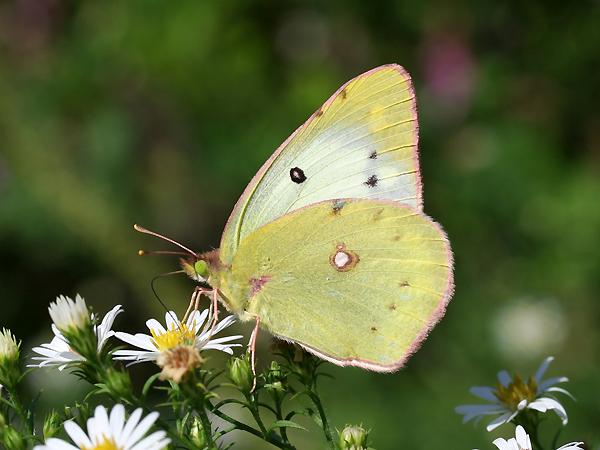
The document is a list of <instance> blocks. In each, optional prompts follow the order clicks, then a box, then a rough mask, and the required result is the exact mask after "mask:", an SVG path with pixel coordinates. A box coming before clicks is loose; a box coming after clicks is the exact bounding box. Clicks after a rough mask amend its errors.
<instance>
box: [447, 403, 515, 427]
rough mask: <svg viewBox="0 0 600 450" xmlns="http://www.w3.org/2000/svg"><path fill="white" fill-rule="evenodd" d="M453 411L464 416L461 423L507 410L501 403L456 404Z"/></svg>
mask: <svg viewBox="0 0 600 450" xmlns="http://www.w3.org/2000/svg"><path fill="white" fill-rule="evenodd" d="M455 411H456V412H457V413H458V414H462V415H463V416H464V417H463V423H466V422H468V421H469V420H471V419H473V418H475V417H479V416H487V415H495V414H504V413H507V412H508V411H507V409H506V408H505V407H503V406H501V405H461V406H457V407H456V408H455Z"/></svg>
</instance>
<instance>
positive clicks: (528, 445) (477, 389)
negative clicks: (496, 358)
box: [456, 356, 583, 450]
mask: <svg viewBox="0 0 600 450" xmlns="http://www.w3.org/2000/svg"><path fill="white" fill-rule="evenodd" d="M553 360H554V358H553V357H551V356H549V357H547V358H546V359H545V360H544V361H542V363H541V364H540V366H539V367H538V369H537V370H536V372H535V374H534V375H533V376H531V377H529V378H528V379H527V381H524V380H523V378H521V377H520V376H519V375H518V374H515V375H514V376H512V377H511V376H510V375H509V373H508V372H507V371H506V370H502V371H500V372H498V384H497V385H496V386H495V387H494V386H474V387H472V388H471V389H470V392H471V393H472V394H473V395H475V396H477V397H479V398H481V399H483V400H486V401H488V403H486V404H480V405H461V406H458V407H457V408H456V412H457V413H458V414H461V415H462V416H463V423H465V422H468V421H470V420H473V419H474V420H475V421H478V420H479V419H481V418H483V417H485V416H496V417H495V418H493V419H492V420H491V421H490V422H489V423H488V425H487V427H486V428H487V430H488V431H492V430H495V429H496V428H498V427H499V426H500V425H503V424H506V423H509V422H513V423H515V424H516V425H517V427H516V429H515V437H513V438H510V439H508V440H506V439H503V438H498V439H496V440H494V441H493V443H494V445H495V446H496V447H497V448H498V450H533V449H534V448H535V449H538V448H539V447H540V446H539V445H537V446H533V445H532V438H531V436H533V439H534V442H538V436H537V432H538V425H539V423H540V421H541V417H540V414H544V413H546V412H548V411H554V413H555V414H556V415H557V416H558V417H559V419H560V421H561V424H562V425H563V426H564V425H566V424H567V422H568V417H567V412H566V410H565V408H564V406H563V405H562V404H561V403H560V402H559V401H558V399H557V398H556V397H555V395H556V394H564V395H567V396H569V397H571V398H573V396H572V395H571V394H570V393H569V392H568V391H567V390H565V389H563V388H561V387H559V386H557V385H558V384H560V383H565V382H567V381H569V380H568V378H567V377H563V376H559V377H552V378H547V379H544V378H543V377H544V375H545V374H546V371H547V370H548V366H549V365H550V363H551V362H552V361H553ZM526 428H527V429H528V430H526ZM528 431H529V432H528ZM581 445H583V442H571V443H569V444H565V445H563V446H562V447H560V448H559V449H557V450H581V449H582V447H580V446H581Z"/></svg>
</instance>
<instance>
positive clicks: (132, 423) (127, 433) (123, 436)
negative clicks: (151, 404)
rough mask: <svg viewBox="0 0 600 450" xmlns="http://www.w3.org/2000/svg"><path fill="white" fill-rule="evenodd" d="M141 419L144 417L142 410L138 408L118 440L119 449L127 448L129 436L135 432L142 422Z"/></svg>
mask: <svg viewBox="0 0 600 450" xmlns="http://www.w3.org/2000/svg"><path fill="white" fill-rule="evenodd" d="M140 417H142V408H138V409H136V410H135V411H133V412H132V413H131V416H129V419H128V420H127V423H126V424H125V427H123V432H122V433H121V435H120V436H119V437H118V440H117V442H116V443H117V445H118V446H119V447H124V446H125V443H126V442H127V440H128V439H129V436H130V435H131V433H132V431H133V430H135V427H137V424H138V422H139V421H140Z"/></svg>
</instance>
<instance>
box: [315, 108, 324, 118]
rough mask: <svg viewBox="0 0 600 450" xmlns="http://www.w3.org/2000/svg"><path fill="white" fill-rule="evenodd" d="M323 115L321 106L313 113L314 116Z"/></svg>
mask: <svg viewBox="0 0 600 450" xmlns="http://www.w3.org/2000/svg"><path fill="white" fill-rule="evenodd" d="M322 115H323V108H319V109H317V112H316V113H315V116H316V117H321V116H322Z"/></svg>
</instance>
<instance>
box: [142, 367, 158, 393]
mask: <svg viewBox="0 0 600 450" xmlns="http://www.w3.org/2000/svg"><path fill="white" fill-rule="evenodd" d="M159 376H160V372H159V373H155V374H154V375H152V376H151V377H150V378H148V380H147V381H146V382H145V383H144V387H143V389H142V397H145V396H146V395H148V391H149V390H150V388H151V387H152V385H153V384H154V382H155V381H156V379H157V378H158V377H159Z"/></svg>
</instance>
